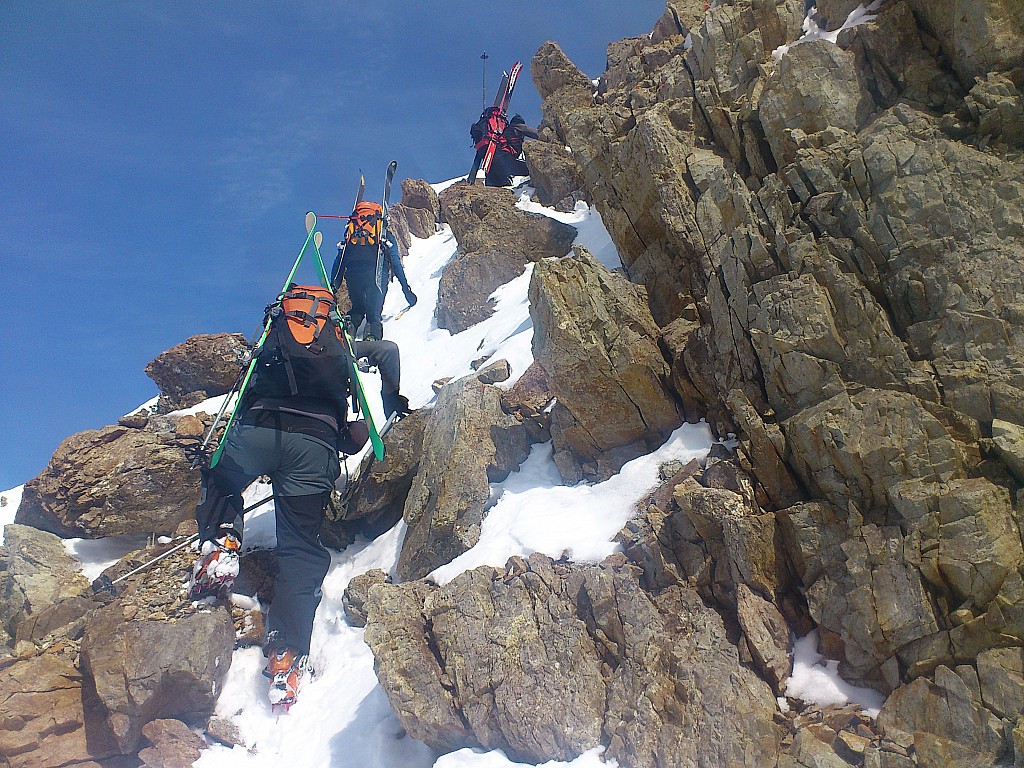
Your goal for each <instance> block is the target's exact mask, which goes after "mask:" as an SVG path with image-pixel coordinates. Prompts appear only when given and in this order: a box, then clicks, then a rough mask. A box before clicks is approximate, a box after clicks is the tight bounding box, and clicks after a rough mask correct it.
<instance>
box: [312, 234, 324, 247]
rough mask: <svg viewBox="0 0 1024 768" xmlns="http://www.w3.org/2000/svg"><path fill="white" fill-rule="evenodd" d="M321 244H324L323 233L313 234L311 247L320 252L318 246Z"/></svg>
mask: <svg viewBox="0 0 1024 768" xmlns="http://www.w3.org/2000/svg"><path fill="white" fill-rule="evenodd" d="M323 242H324V233H323V232H314V233H313V245H315V246H316V249H317V250H318V251H319V250H320V246H321V245H323Z"/></svg>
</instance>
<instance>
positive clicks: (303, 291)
mask: <svg viewBox="0 0 1024 768" xmlns="http://www.w3.org/2000/svg"><path fill="white" fill-rule="evenodd" d="M334 303H335V301H334V294H333V293H332V292H331V291H330V290H329V289H327V288H322V287H321V286H319V285H293V286H291V287H290V288H289V289H288V290H287V291H285V292H284V294H283V295H282V296H281V308H282V309H283V310H284V316H285V319H286V320H287V321H288V330H289V331H290V332H291V334H292V336H293V337H294V338H295V340H296V341H297V342H299V343H300V344H311V343H312V342H313V340H314V339H316V338H317V337H318V336H319V335H320V331H322V330H323V328H324V325H325V324H326V323H327V321H328V319H329V313H330V311H331V310H332V309H333V308H334ZM335 332H336V333H338V334H339V338H340V331H338V329H335Z"/></svg>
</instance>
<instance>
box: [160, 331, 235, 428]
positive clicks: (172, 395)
mask: <svg viewBox="0 0 1024 768" xmlns="http://www.w3.org/2000/svg"><path fill="white" fill-rule="evenodd" d="M247 348H248V344H247V342H246V339H245V336H243V335H242V334H240V333H214V334H201V335H198V336H191V337H190V338H188V339H186V340H185V341H184V342H182V343H181V344H178V345H177V346H176V347H171V348H170V349H169V350H167V351H166V352H162V353H160V354H159V355H157V356H156V357H155V358H153V359H152V360H151V361H150V362H149V363H148V364H147V365H146V375H147V376H149V378H151V379H152V380H153V381H154V382H155V383H156V385H157V386H158V387H159V388H160V392H161V394H163V395H164V398H165V401H164V402H163V403H162V404H161V408H160V410H161V411H162V412H166V411H168V410H174V408H178V407H182V406H181V405H179V401H180V400H181V398H183V397H184V396H185V395H189V394H191V393H193V392H204V393H205V397H213V396H214V395H223V394H225V393H226V392H228V391H229V390H230V389H231V387H232V385H233V384H234V383H235V379H236V378H237V377H238V371H239V360H240V359H241V356H242V355H243V354H245V351H246V349H247ZM205 397H204V399H205Z"/></svg>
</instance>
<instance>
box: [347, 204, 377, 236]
mask: <svg viewBox="0 0 1024 768" xmlns="http://www.w3.org/2000/svg"><path fill="white" fill-rule="evenodd" d="M383 223H384V209H383V208H381V206H380V203H374V202H369V201H363V202H361V203H356V208H355V210H354V211H352V216H351V218H350V219H349V221H348V226H347V227H345V240H346V242H349V243H351V244H352V245H377V244H378V243H379V242H380V233H381V229H382V228H383Z"/></svg>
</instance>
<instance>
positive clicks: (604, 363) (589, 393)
mask: <svg viewBox="0 0 1024 768" xmlns="http://www.w3.org/2000/svg"><path fill="white" fill-rule="evenodd" d="M644 298H645V297H644V294H643V292H642V291H641V290H639V289H638V288H637V287H636V286H634V285H632V284H631V283H629V282H628V281H627V280H625V279H623V278H622V277H621V276H619V275H615V274H614V273H611V272H609V271H608V270H607V269H605V268H604V267H603V266H602V265H601V264H600V263H599V262H598V261H597V260H596V259H594V257H593V256H591V255H590V254H589V253H588V252H587V251H586V249H584V248H577V249H576V250H575V251H574V256H573V258H571V259H562V260H560V261H544V262H540V263H538V264H537V265H536V266H535V268H534V273H533V279H532V281H531V283H530V316H531V317H532V318H533V326H534V337H533V354H534V359H535V360H536V361H537V362H538V363H539V364H540V366H541V367H542V368H543V369H544V371H545V373H546V375H547V379H548V382H549V383H550V384H551V387H552V393H553V394H554V395H555V397H556V399H557V402H556V404H555V406H554V408H553V409H552V411H551V437H552V440H553V442H554V449H555V463H556V464H557V465H558V470H559V472H560V473H561V475H562V477H563V478H564V479H565V480H566V482H569V483H575V482H578V481H579V480H581V479H583V478H587V479H603V478H607V477H609V476H610V475H611V474H612V473H614V472H616V471H618V469H619V468H620V467H621V466H622V465H623V464H624V463H625V462H627V461H629V460H630V459H632V458H635V457H636V456H638V455H640V454H641V453H646V452H647V451H649V450H651V449H653V448H654V447H655V446H656V445H657V444H659V443H660V441H662V440H663V439H664V438H665V437H667V435H668V434H669V433H670V432H671V431H672V430H673V429H675V428H676V427H678V426H679V425H680V423H682V418H681V416H680V414H679V412H678V410H677V408H676V404H675V400H674V398H673V397H672V394H671V390H670V389H669V385H668V383H667V382H668V376H669V369H668V364H667V362H666V361H665V358H664V356H663V354H662V352H661V350H660V348H659V347H658V342H657V339H658V329H657V326H655V324H654V321H653V319H652V318H651V315H650V312H649V311H648V309H647V306H646V302H645V301H644Z"/></svg>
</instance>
